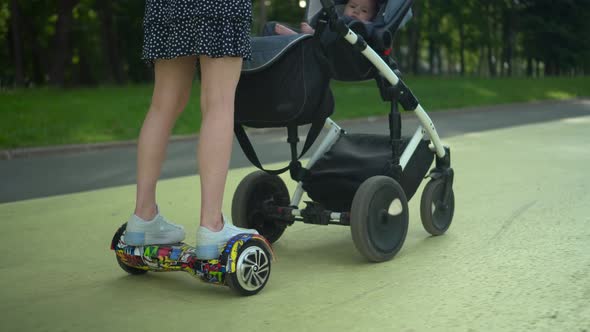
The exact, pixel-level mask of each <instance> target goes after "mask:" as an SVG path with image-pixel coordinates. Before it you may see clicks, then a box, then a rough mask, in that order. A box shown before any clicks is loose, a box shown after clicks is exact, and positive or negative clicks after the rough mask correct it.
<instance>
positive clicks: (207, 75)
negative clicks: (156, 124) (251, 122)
mask: <svg viewBox="0 0 590 332" xmlns="http://www.w3.org/2000/svg"><path fill="white" fill-rule="evenodd" d="M200 62H201V113H202V117H203V121H202V123H201V132H200V134H199V146H198V152H197V158H198V160H199V174H200V176H201V226H203V227H205V228H208V229H210V230H212V231H219V230H220V229H222V228H223V224H222V222H221V206H222V202H223V191H224V188H225V181H226V178H227V172H228V168H229V161H230V158H231V149H232V143H233V137H234V132H233V127H234V100H235V93H236V86H237V84H238V80H239V78H240V69H241V66H242V58H239V57H224V58H210V57H207V56H201V57H200Z"/></svg>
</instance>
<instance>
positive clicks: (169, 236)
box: [124, 232, 184, 246]
mask: <svg viewBox="0 0 590 332" xmlns="http://www.w3.org/2000/svg"><path fill="white" fill-rule="evenodd" d="M182 240H184V234H178V233H173V232H170V233H157V234H150V233H145V232H126V233H125V236H124V241H125V244H128V245H130V246H143V245H152V244H172V243H178V242H182Z"/></svg>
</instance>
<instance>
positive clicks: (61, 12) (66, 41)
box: [49, 0, 80, 86]
mask: <svg viewBox="0 0 590 332" xmlns="http://www.w3.org/2000/svg"><path fill="white" fill-rule="evenodd" d="M79 1H80V0H60V1H59V2H58V5H57V15H58V16H57V22H56V23H55V38H54V41H53V56H52V58H51V69H50V70H49V84H51V85H56V86H64V83H65V71H66V65H67V64H69V62H70V61H71V59H70V56H71V45H70V31H71V29H72V23H73V16H72V9H73V8H74V6H76V4H77V3H78V2H79Z"/></svg>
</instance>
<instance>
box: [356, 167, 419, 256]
mask: <svg viewBox="0 0 590 332" xmlns="http://www.w3.org/2000/svg"><path fill="white" fill-rule="evenodd" d="M408 220H409V213H408V200H407V198H406V194H405V192H404V190H403V189H402V187H401V186H400V184H399V183H398V182H397V181H395V180H394V179H392V178H390V177H387V176H373V177H371V178H369V179H367V180H366V181H365V182H363V183H362V184H361V186H360V187H359V188H358V190H357V191H356V193H355V195H354V198H353V200H352V207H351V210H350V231H351V233H352V239H353V242H354V244H355V246H356V248H357V249H358V251H359V252H360V253H361V254H363V255H364V256H365V257H366V258H367V259H368V260H369V261H372V262H383V261H386V260H389V259H391V258H393V256H395V255H396V254H397V252H398V251H399V250H400V249H401V248H402V245H403V243H404V241H405V239H406V235H407V233H408Z"/></svg>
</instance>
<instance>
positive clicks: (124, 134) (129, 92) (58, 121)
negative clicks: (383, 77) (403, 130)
mask: <svg viewBox="0 0 590 332" xmlns="http://www.w3.org/2000/svg"><path fill="white" fill-rule="evenodd" d="M405 81H406V83H407V85H408V86H409V87H410V88H411V89H412V91H413V92H414V94H415V95H416V96H417V97H418V99H419V100H420V103H421V104H422V105H423V106H424V108H425V109H426V110H427V111H440V110H444V109H449V108H459V107H467V106H480V105H494V104H503V103H513V102H528V101H538V100H548V99H567V98H573V97H584V96H590V77H580V78H545V79H524V78H523V79H484V78H441V77H408V78H406V79H405ZM332 86H333V90H334V95H335V100H336V111H335V115H334V118H335V119H343V118H356V117H366V116H372V115H386V114H387V112H388V104H386V103H384V102H382V101H381V98H380V97H379V91H378V89H377V87H376V85H375V83H374V82H372V81H371V82H361V83H341V82H334V83H333V84H332ZM151 89H152V85H149V84H145V85H130V86H124V87H99V88H84V89H70V90H56V89H49V88H42V89H26V90H9V91H0V149H11V148H19V147H34V146H47V145H61V144H77V143H96V142H108V141H117V140H129V139H135V138H137V136H138V133H139V129H140V127H141V123H142V120H143V117H144V115H145V112H146V110H147V108H148V106H149V101H150V96H151ZM193 91H194V93H193V97H192V98H191V101H190V103H189V106H188V109H187V111H186V112H184V113H183V115H182V116H181V118H180V119H179V121H178V122H177V125H176V127H175V128H174V134H176V135H182V134H194V133H196V132H197V131H198V128H199V125H200V121H201V120H200V115H199V111H198V105H199V86H198V83H196V84H195V85H194V87H193Z"/></svg>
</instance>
